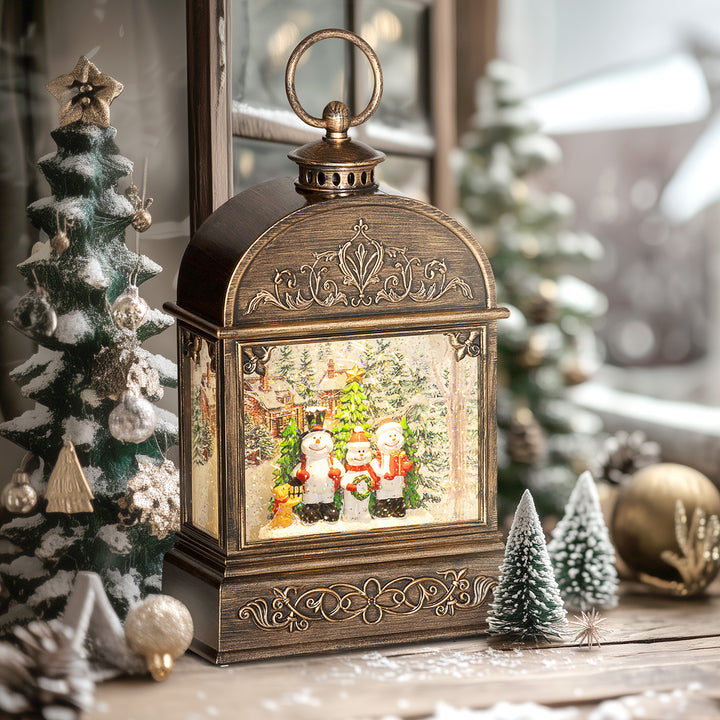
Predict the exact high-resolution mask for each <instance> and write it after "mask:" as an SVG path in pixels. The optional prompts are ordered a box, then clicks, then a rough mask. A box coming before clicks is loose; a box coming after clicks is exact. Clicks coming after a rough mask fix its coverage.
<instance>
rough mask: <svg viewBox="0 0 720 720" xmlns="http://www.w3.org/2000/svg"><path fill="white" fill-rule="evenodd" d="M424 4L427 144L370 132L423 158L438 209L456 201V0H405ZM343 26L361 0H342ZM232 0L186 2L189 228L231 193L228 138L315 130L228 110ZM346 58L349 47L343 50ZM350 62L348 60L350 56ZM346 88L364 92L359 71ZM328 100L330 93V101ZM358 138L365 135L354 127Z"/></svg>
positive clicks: (295, 140) (390, 148)
mask: <svg viewBox="0 0 720 720" xmlns="http://www.w3.org/2000/svg"><path fill="white" fill-rule="evenodd" d="M412 2H414V3H416V4H417V5H418V6H425V7H427V9H428V11H429V12H428V44H429V47H428V55H427V60H426V61H427V67H428V83H429V87H428V93H429V110H430V133H431V138H432V144H431V145H429V144H428V143H427V140H426V138H424V139H423V140H424V141H423V142H418V143H411V142H398V141H393V140H392V139H384V138H383V139H378V138H376V137H373V139H372V143H371V144H372V145H373V146H374V147H376V148H377V149H378V150H381V151H382V152H386V153H389V154H395V155H400V156H406V157H414V158H419V159H424V160H427V161H429V164H430V199H431V202H432V203H433V204H434V205H436V206H437V207H439V208H440V209H441V210H444V211H446V212H451V211H452V210H453V209H454V207H455V181H454V179H453V173H452V168H451V155H452V150H453V148H454V147H455V145H456V127H457V120H456V90H455V83H456V70H455V62H456V54H455V52H454V48H455V3H456V0H412ZM345 3H346V8H347V10H348V12H347V16H348V17H349V18H350V23H349V24H350V25H351V27H350V29H354V28H357V27H359V25H360V18H361V10H362V0H345ZM230 5H231V0H187V2H186V16H187V53H188V135H189V162H190V232H191V235H192V234H194V233H195V231H196V230H197V228H198V227H199V226H200V225H201V224H202V222H203V221H204V220H205V219H206V218H207V217H208V216H209V215H210V214H211V213H212V212H213V211H214V210H216V209H217V208H218V207H220V205H222V204H223V203H224V202H225V201H226V200H228V199H229V198H230V197H232V195H233V162H232V141H233V137H247V138H250V139H256V140H264V141H270V142H277V143H283V144H291V145H296V144H303V143H305V142H308V141H309V140H313V139H317V131H315V130H312V129H310V128H308V129H307V130H305V129H301V128H293V127H290V126H286V125H284V124H282V123H278V122H271V121H268V120H267V119H265V118H263V117H262V112H261V111H260V112H255V113H245V112H237V111H233V102H232V96H231V84H232V83H231V68H232V62H231V60H232V47H231V39H232V32H231V31H232V18H231V13H230ZM349 55H350V57H352V53H350V54H349ZM351 62H352V60H351ZM352 77H353V78H354V79H355V81H354V84H353V87H351V88H350V95H351V98H350V100H351V104H352V105H353V106H354V105H355V104H356V103H355V102H354V100H355V98H356V97H360V96H362V95H363V94H364V89H363V88H362V80H360V79H359V74H357V73H352ZM330 99H332V98H329V100H330ZM357 137H358V139H361V140H362V139H367V137H366V133H365V132H364V131H363V130H362V129H359V132H358V134H357Z"/></svg>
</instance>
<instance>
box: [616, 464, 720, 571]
mask: <svg viewBox="0 0 720 720" xmlns="http://www.w3.org/2000/svg"><path fill="white" fill-rule="evenodd" d="M678 500H681V501H682V503H683V505H684V507H685V512H686V514H687V517H688V518H690V517H692V514H693V513H694V512H695V509H696V508H700V509H702V510H703V511H704V512H705V514H706V515H718V516H720V492H718V490H717V488H716V487H715V485H713V483H712V481H711V480H709V479H708V478H707V477H706V476H705V475H703V474H702V473H700V472H698V471H697V470H693V469H692V468H689V467H687V466H685V465H677V464H674V463H659V464H657V465H650V466H648V467H645V468H642V469H641V470H638V472H636V473H635V474H634V475H633V476H632V477H631V478H630V480H629V481H628V482H627V483H626V484H624V485H623V486H621V487H620V490H619V492H618V496H617V500H616V502H615V509H614V511H613V515H612V522H611V532H612V537H613V541H614V543H615V548H616V550H617V552H618V554H619V555H620V557H621V558H622V559H623V560H624V561H625V563H626V564H627V565H628V567H629V568H630V569H631V570H633V571H635V572H636V573H645V574H647V575H651V576H653V577H656V578H661V579H663V580H668V581H679V580H680V576H679V574H678V572H677V571H676V570H675V568H674V567H672V566H671V565H669V564H668V563H667V562H665V561H664V560H663V559H662V558H661V557H660V555H661V553H662V552H663V551H666V550H669V551H671V552H675V553H679V552H680V548H679V546H678V542H677V539H676V534H675V505H676V503H677V501H678ZM711 579H712V578H711Z"/></svg>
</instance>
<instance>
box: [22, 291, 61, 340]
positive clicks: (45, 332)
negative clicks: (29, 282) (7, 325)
mask: <svg viewBox="0 0 720 720" xmlns="http://www.w3.org/2000/svg"><path fill="white" fill-rule="evenodd" d="M13 325H15V327H16V328H18V330H21V331H23V332H26V333H29V334H31V335H41V336H42V337H50V336H51V335H52V334H53V333H54V332H55V328H57V313H56V312H55V309H54V308H53V306H52V305H51V304H50V295H49V294H48V291H47V290H45V288H43V287H41V286H40V285H37V284H36V285H35V287H34V288H33V289H32V290H30V291H29V292H27V293H25V295H23V296H22V297H21V298H20V299H19V300H18V302H17V305H16V306H15V311H14V312H13Z"/></svg>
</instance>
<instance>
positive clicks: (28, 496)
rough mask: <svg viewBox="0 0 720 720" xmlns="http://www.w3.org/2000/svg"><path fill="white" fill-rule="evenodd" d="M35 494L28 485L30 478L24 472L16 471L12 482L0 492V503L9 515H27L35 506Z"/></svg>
mask: <svg viewBox="0 0 720 720" xmlns="http://www.w3.org/2000/svg"><path fill="white" fill-rule="evenodd" d="M37 500H38V496H37V492H35V488H33V486H32V485H31V484H30V478H29V476H28V474H27V473H26V472H22V471H21V470H16V471H15V472H14V473H13V476H12V480H10V482H9V483H8V484H7V485H6V486H5V487H4V488H3V489H2V492H0V503H1V504H2V506H3V507H4V508H5V509H6V510H7V511H8V512H11V513H18V514H20V515H27V514H28V513H30V512H32V511H33V510H34V508H35V506H36V505H37Z"/></svg>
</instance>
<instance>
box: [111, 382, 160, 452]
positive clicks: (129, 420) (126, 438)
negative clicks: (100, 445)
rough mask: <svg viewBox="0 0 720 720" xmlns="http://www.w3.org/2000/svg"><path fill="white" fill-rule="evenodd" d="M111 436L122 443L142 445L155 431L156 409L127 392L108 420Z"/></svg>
mask: <svg viewBox="0 0 720 720" xmlns="http://www.w3.org/2000/svg"><path fill="white" fill-rule="evenodd" d="M108 428H109V430H110V434H111V435H112V436H113V437H114V438H115V439H116V440H120V441H121V442H131V443H141V442H144V441H145V440H147V439H148V438H149V437H150V436H151V435H152V434H153V432H154V431H155V409H154V408H153V406H152V403H151V402H150V401H149V400H146V399H145V398H142V397H138V396H137V395H135V394H134V393H132V392H130V391H129V390H126V391H125V392H124V393H123V395H122V398H121V400H120V404H119V405H118V406H117V407H116V408H115V409H114V410H113V411H112V412H111V413H110V417H109V418H108Z"/></svg>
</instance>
